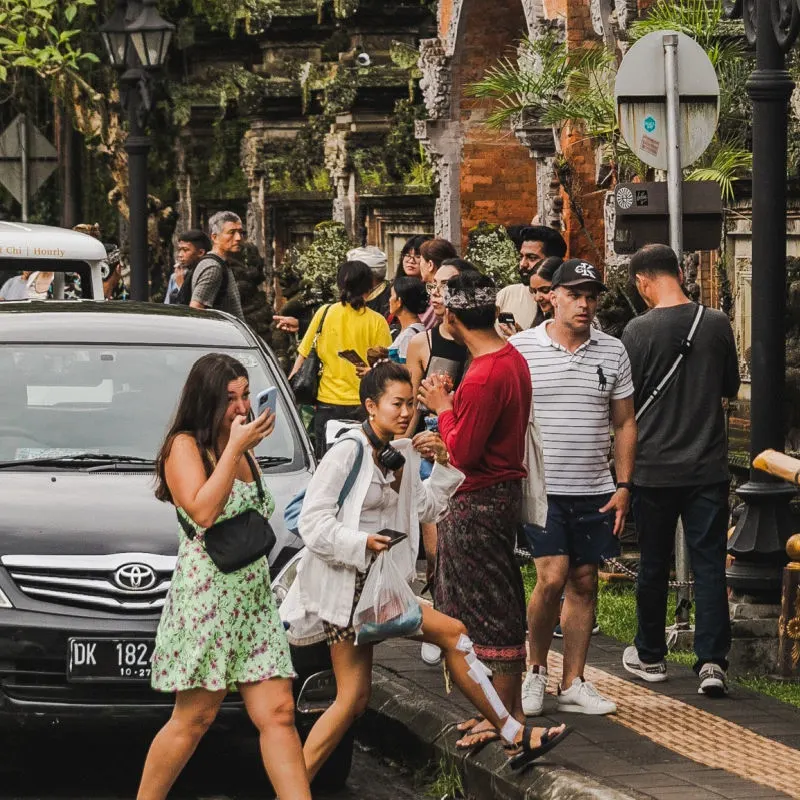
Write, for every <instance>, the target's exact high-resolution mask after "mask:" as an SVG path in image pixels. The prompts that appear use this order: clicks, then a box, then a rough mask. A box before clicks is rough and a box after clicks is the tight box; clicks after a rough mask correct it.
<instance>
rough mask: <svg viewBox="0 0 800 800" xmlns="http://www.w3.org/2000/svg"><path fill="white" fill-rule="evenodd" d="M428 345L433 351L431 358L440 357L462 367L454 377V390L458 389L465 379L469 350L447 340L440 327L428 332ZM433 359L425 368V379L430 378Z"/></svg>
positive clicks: (429, 360)
mask: <svg viewBox="0 0 800 800" xmlns="http://www.w3.org/2000/svg"><path fill="white" fill-rule="evenodd" d="M428 345H429V346H430V350H431V358H433V357H434V356H439V358H447V359H449V360H450V361H455V362H456V363H457V364H459V365H460V369H459V370H458V373H457V374H456V375H455V376H454V377H453V389H456V388H458V384H459V383H461V379H462V378H463V377H464V365H465V364H466V363H467V358H468V357H469V350H467V348H466V347H465V346H464V345H463V344H458V343H457V342H454V341H453V340H452V339H445V338H444V336H442V334H441V333H440V332H439V326H438V325H437V326H436V327H435V328H433V329H431V330H430V331H428ZM431 358H429V359H428V364H427V366H426V367H425V377H426V378H427V377H428V369H429V368H430V365H431Z"/></svg>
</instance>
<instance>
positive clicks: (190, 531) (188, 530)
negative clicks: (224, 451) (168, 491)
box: [175, 453, 267, 539]
mask: <svg viewBox="0 0 800 800" xmlns="http://www.w3.org/2000/svg"><path fill="white" fill-rule="evenodd" d="M244 457H245V458H246V459H247V464H248V466H249V467H250V472H251V473H252V474H253V478H254V479H255V482H256V491H257V492H258V502H259V503H261V506H262V507H263V506H264V503H265V502H266V499H267V497H266V495H265V494H264V486H263V484H262V483H261V470H260V469H259V468H258V464H257V463H256V460H255V459H254V458H253V456H251V455H250V453H245V454H244ZM175 513H176V514H177V516H178V522H179V523H180V526H181V528H183V532H184V533H185V534H186V537H187V538H188V539H194V537H195V536H196V535H197V532H196V531H195V529H194V528H193V527H192V526H191V525H190V524H189V521H188V520H187V519H185V518H184V516H183V514H181V512H180V510H179V509H177V508H176V509H175ZM185 513H186V512H185V511H184V514H185Z"/></svg>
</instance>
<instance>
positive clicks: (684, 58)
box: [614, 31, 719, 627]
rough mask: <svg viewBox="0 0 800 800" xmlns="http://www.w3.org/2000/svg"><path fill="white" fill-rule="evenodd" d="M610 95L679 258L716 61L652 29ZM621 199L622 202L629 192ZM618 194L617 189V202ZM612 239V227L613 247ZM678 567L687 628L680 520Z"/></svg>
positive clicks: (712, 118) (708, 128)
mask: <svg viewBox="0 0 800 800" xmlns="http://www.w3.org/2000/svg"><path fill="white" fill-rule="evenodd" d="M614 97H615V100H616V106H617V117H618V120H619V127H620V133H621V134H622V137H623V138H624V139H625V141H626V142H627V143H628V145H629V147H630V148H631V149H632V150H633V152H634V153H635V154H636V155H637V156H638V157H639V158H640V159H641V160H642V161H644V163H645V164H648V165H649V166H651V167H654V168H655V169H661V170H666V171H667V204H668V208H669V244H670V246H671V247H672V249H673V250H674V251H675V253H676V254H677V256H678V259H680V258H681V257H682V255H683V224H684V214H683V191H684V189H683V186H684V184H683V175H682V172H681V170H682V169H683V167H688V166H689V165H690V164H692V163H694V162H695V161H696V160H697V159H698V158H699V157H700V156H701V155H702V154H703V152H704V151H705V149H706V148H707V147H708V145H709V144H710V143H711V140H712V138H713V137H714V131H715V130H716V127H717V120H718V117H719V81H718V80H717V75H716V72H715V71H714V66H713V65H712V63H711V61H710V60H709V58H708V56H707V55H706V53H705V51H704V50H703V48H702V47H700V45H699V44H697V42H695V41H694V39H691V38H690V37H689V36H686V34H683V33H678V32H676V31H654V32H653V33H649V34H647V36H644V37H642V38H641V39H640V40H639V41H638V42H636V44H634V45H633V47H631V49H630V50H629V51H628V52H627V53H626V55H625V58H623V59H622V63H621V64H620V67H619V70H618V72H617V79H616V84H615V86H614ZM651 185H652V184H651ZM622 196H623V197H625V198H626V200H627V195H625V194H624V193H623V195H622ZM619 199H620V194H617V205H618V206H619ZM616 238H617V237H616V232H615V249H617V248H616ZM651 241H653V240H651ZM717 246H719V241H718V240H717ZM675 571H676V573H677V574H676V577H677V579H678V581H679V583H680V584H681V588H679V589H678V613H677V614H676V617H677V619H676V622H677V623H678V624H679V625H680V626H681V627H687V626H688V623H689V607H690V595H689V589H688V588H686V587H685V585H686V584H688V581H689V559H688V554H687V551H686V542H685V539H684V536H683V529H682V526H681V525H680V524H679V525H678V531H677V535H676V545H675Z"/></svg>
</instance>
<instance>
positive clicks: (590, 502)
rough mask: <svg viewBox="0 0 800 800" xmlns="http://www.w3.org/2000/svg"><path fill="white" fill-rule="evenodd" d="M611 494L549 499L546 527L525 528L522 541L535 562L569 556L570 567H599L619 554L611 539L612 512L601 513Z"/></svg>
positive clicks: (530, 526) (614, 538)
mask: <svg viewBox="0 0 800 800" xmlns="http://www.w3.org/2000/svg"><path fill="white" fill-rule="evenodd" d="M610 499H611V494H594V495H570V496H565V495H552V494H551V495H548V496H547V524H546V526H545V527H544V528H542V527H541V526H539V525H525V539H526V540H527V543H528V548H529V549H530V551H531V553H533V557H534V558H545V557H547V556H569V563H570V565H571V566H575V567H579V566H582V565H584V564H601V563H602V562H603V561H605V560H606V559H608V558H616V557H617V556H618V555H619V553H620V547H619V539H618V538H617V537H616V536H614V516H615V515H614V512H613V511H608V512H606V513H604V514H601V513H600V510H599V509H601V508H602V507H603V506H604V505H605V504H606V503H607V502H608V501H609V500H610Z"/></svg>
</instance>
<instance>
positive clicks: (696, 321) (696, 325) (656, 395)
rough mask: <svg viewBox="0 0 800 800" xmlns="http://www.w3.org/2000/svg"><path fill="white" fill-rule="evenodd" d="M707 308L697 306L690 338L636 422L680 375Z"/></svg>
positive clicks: (643, 407) (637, 414) (685, 341)
mask: <svg viewBox="0 0 800 800" xmlns="http://www.w3.org/2000/svg"><path fill="white" fill-rule="evenodd" d="M705 311H706V308H705V306H702V305H699V304H698V306H697V311H696V312H695V315H694V319H693V320H692V327H691V328H689V334H688V336H687V337H686V338H685V339H684V340H683V341H682V342H681V346H680V349H679V350H678V355H677V357H676V358H675V361H674V362H673V363H672V366H671V367H670V368H669V370H668V371H667V374H666V375H665V376H664V377H663V378H662V379H661V380H660V381H659V382H658V384H657V385H656V387H655V389H653V391H652V392H650V396H649V397H648V398H647V400H645V401H644V403H642V407H641V408H640V409H639V410H638V411H637V412H636V421H637V422H638V421H639V420H640V419H641V418H642V417H643V416H644V414H645V413H646V412H647V411H648V410H649V409H650V408H652V407H653V405H654V404H655V402H656V401H657V400H658V399H659V398H660V397H661V396H662V395H664V394H665V393H666V391H667V389H669V387H670V386H671V385H672V380H673V379H674V378H675V376H676V375H677V374H678V369H680V366H681V364H682V363H683V362H684V360H685V359H686V358H687V356H688V355H689V353H691V352H692V342H693V341H694V337H695V335H696V334H697V329H698V328H699V327H700V323H701V322H702V321H703V315H704V314H705Z"/></svg>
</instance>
